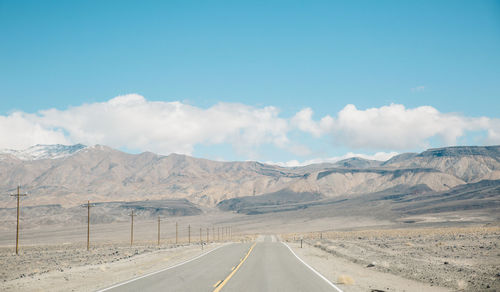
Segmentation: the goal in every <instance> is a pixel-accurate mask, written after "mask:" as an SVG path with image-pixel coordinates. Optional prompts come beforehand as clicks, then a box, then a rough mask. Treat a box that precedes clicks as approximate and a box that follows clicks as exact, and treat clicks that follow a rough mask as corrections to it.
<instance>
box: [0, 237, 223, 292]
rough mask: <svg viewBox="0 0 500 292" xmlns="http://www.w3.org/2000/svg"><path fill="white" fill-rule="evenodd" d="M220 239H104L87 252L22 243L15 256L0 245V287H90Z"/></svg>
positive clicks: (176, 259) (170, 261)
mask: <svg viewBox="0 0 500 292" xmlns="http://www.w3.org/2000/svg"><path fill="white" fill-rule="evenodd" d="M221 244H223V243H217V244H216V243H214V244H209V245H207V246H205V247H204V250H202V249H201V247H200V245H185V246H179V247H174V246H171V245H165V246H160V247H157V246H147V245H142V246H134V247H124V245H123V244H122V245H119V244H106V245H99V246H96V247H94V249H92V250H91V251H90V252H87V251H86V250H85V247H84V246H79V245H72V244H68V245H58V246H40V247H25V248H24V249H23V253H22V254H21V255H19V256H16V255H15V254H14V253H13V252H12V249H11V248H8V249H7V248H0V264H1V265H2V267H3V269H2V271H1V272H0V290H1V291H95V290H96V289H99V288H105V287H108V286H110V285H112V284H115V283H118V282H122V281H125V280H128V279H131V278H133V277H137V276H140V275H143V274H147V273H150V272H153V271H156V270H159V269H162V268H166V267H169V266H173V265H175V264H178V263H180V262H183V261H185V260H188V259H190V258H193V257H195V256H197V255H199V254H201V253H203V252H207V251H209V250H212V249H214V248H216V247H217V246H220V245H221Z"/></svg>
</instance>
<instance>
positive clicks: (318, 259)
mask: <svg viewBox="0 0 500 292" xmlns="http://www.w3.org/2000/svg"><path fill="white" fill-rule="evenodd" d="M287 244H288V245H289V246H290V248H292V250H293V251H294V252H295V253H296V254H297V256H299V257H300V258H301V259H302V260H303V261H305V262H306V263H307V264H309V265H310V266H311V267H313V268H314V269H315V270H317V271H318V272H319V273H321V274H322V275H323V276H324V277H326V278H327V279H328V280H330V281H331V282H332V283H334V284H335V285H336V286H338V287H339V288H340V289H342V290H343V291H345V292H350V291H372V290H375V289H377V290H382V291H432V292H441V291H451V290H450V289H447V288H443V287H436V286H431V285H429V284H426V283H421V282H418V281H414V280H411V279H406V278H403V277H400V276H396V275H393V274H389V273H383V272H379V271H376V270H373V269H370V268H368V267H365V266H362V265H358V264H355V263H352V262H350V261H348V260H346V259H343V258H339V257H336V256H334V255H332V254H330V253H327V252H325V251H323V250H321V249H319V248H315V247H313V246H310V245H308V244H304V245H303V248H300V244H299V243H293V242H289V243H287Z"/></svg>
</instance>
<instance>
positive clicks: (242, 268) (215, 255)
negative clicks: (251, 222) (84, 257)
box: [101, 235, 340, 292]
mask: <svg viewBox="0 0 500 292" xmlns="http://www.w3.org/2000/svg"><path fill="white" fill-rule="evenodd" d="M101 291H141V292H147V291H215V292H219V291H224V292H225V291H259V292H261V291H340V289H338V288H337V287H335V286H334V285H333V284H332V283H330V282H329V281H328V280H326V279H324V278H323V277H322V276H321V275H320V274H318V273H317V272H315V271H314V270H312V268H309V267H308V266H306V264H305V263H303V262H302V261H301V260H300V259H298V258H297V257H296V256H295V255H294V254H293V253H292V251H291V250H290V249H289V248H288V247H287V246H286V245H285V244H283V243H281V242H279V241H278V240H277V239H276V237H274V236H270V235H267V236H261V237H259V239H257V241H256V242H255V243H232V244H228V245H225V246H222V247H220V248H218V249H216V250H213V251H211V252H209V253H208V254H206V255H203V256H201V257H198V258H196V259H194V260H191V261H188V262H186V263H184V264H181V265H178V266H174V267H172V268H169V269H166V270H163V271H161V272H158V273H155V274H152V275H149V276H147V275H146V276H143V277H140V278H136V279H132V280H129V281H126V282H124V283H121V284H117V285H114V286H112V287H109V288H107V289H104V290H101Z"/></svg>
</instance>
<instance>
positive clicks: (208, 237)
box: [207, 228, 210, 244]
mask: <svg viewBox="0 0 500 292" xmlns="http://www.w3.org/2000/svg"><path fill="white" fill-rule="evenodd" d="M208 229H209V228H207V244H208V241H209V240H210V238H209V236H208Z"/></svg>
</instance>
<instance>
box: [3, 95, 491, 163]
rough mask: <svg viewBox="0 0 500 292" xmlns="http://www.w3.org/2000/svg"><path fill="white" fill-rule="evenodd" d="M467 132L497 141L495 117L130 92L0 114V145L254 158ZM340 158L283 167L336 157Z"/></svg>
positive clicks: (416, 143)
mask: <svg viewBox="0 0 500 292" xmlns="http://www.w3.org/2000/svg"><path fill="white" fill-rule="evenodd" d="M471 131H472V132H473V131H481V132H484V133H486V135H487V137H486V138H485V140H484V141H483V143H487V144H500V119H498V118H494V119H492V118H487V117H480V118H471V117H465V116H462V115H459V114H454V113H441V112H439V111H438V110H437V109H435V108H433V107H431V106H421V107H416V108H405V107H404V106H403V105H398V104H391V105H388V106H382V107H379V108H369V109H366V110H359V109H357V108H356V107H355V106H354V105H347V106H345V107H344V108H343V109H342V110H341V111H339V112H338V113H337V114H334V115H325V116H324V117H323V118H321V119H319V120H314V119H313V111H312V109H310V108H304V109H302V110H300V111H299V112H297V113H296V114H295V115H294V116H293V117H291V118H283V117H280V113H279V110H278V109H277V108H276V107H272V106H267V107H260V108H259V107H253V106H248V105H244V104H238V103H218V104H215V105H213V106H212V107H209V108H206V109H205V108H199V107H196V106H191V105H188V104H185V103H182V102H158V101H148V100H146V99H145V98H144V97H142V96H140V95H136V94H130V95H124V96H118V97H115V98H113V99H111V100H109V101H107V102H101V103H91V104H83V105H80V106H75V107H69V108H67V109H64V110H58V109H48V110H42V111H39V112H37V113H35V114H28V113H23V112H14V113H11V114H9V115H6V116H2V115H0V149H2V148H10V149H24V148H27V147H29V146H32V145H34V144H75V143H83V144H87V145H94V144H104V145H108V146H111V147H114V148H126V149H133V150H140V151H153V152H156V153H160V154H169V153H172V152H176V153H184V154H189V155H192V153H193V150H194V147H195V146H196V145H215V144H228V145H232V146H233V147H234V149H235V150H236V151H237V152H238V153H240V154H241V155H242V156H243V157H245V158H247V159H259V156H258V152H259V151H258V148H259V147H260V146H261V145H264V144H270V145H274V146H275V147H277V148H279V149H284V150H286V151H287V152H289V153H292V154H294V155H297V156H303V157H304V156H310V155H311V153H314V151H313V150H317V149H313V150H311V149H310V147H312V148H314V143H315V141H317V140H318V139H321V138H322V137H330V138H332V140H333V142H334V144H336V145H341V146H343V147H350V148H352V149H363V150H365V151H370V152H376V151H383V152H380V153H382V154H379V156H378V158H374V157H375V156H361V155H362V154H353V153H349V154H348V155H359V156H358V157H364V158H369V159H373V158H374V159H382V158H383V157H385V156H383V155H389V154H391V155H392V153H393V152H391V151H407V150H409V149H417V148H421V149H423V148H426V147H428V146H430V139H431V138H435V137H437V138H439V139H441V140H442V142H443V143H442V144H441V145H432V146H446V145H455V144H456V142H457V139H459V138H461V137H463V136H464V135H466V134H467V133H468V132H471ZM291 132H305V133H310V134H311V135H312V137H313V139H308V141H300V140H299V139H297V138H294V139H290V138H289V134H290V133H291ZM291 137H296V135H291ZM443 144H444V145H443ZM384 153H385V154H384ZM345 157H346V156H342V157H333V158H326V159H320V160H309V161H306V162H298V161H295V162H294V161H291V162H288V164H289V165H293V164H296V165H298V164H304V163H316V162H323V161H336V160H338V159H342V158H345ZM350 157H352V156H350ZM380 157H382V158H380ZM382 160H385V159H382Z"/></svg>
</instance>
